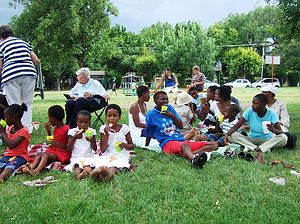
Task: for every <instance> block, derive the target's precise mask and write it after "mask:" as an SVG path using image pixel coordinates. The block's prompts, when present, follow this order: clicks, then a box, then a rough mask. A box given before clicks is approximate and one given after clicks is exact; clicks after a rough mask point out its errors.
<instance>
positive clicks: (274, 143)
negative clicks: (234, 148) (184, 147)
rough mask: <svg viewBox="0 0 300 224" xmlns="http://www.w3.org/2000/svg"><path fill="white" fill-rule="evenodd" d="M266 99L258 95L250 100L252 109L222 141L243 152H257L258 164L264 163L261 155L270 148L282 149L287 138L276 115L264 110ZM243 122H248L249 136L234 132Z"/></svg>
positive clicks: (248, 110) (247, 111)
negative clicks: (237, 146) (242, 147)
mask: <svg viewBox="0 0 300 224" xmlns="http://www.w3.org/2000/svg"><path fill="white" fill-rule="evenodd" d="M267 102H268V99H267V97H266V96H265V95H263V94H258V95H256V96H254V98H253V99H252V107H250V108H248V109H247V110H246V111H245V112H244V113H243V115H242V116H241V118H240V120H239V121H238V122H237V123H236V124H235V125H234V126H233V127H232V128H230V130H229V131H228V132H227V133H226V134H225V136H224V140H225V142H227V141H228V140H230V142H232V143H237V144H240V145H242V146H244V147H245V149H244V151H249V150H253V151H256V152H257V155H256V158H257V160H258V162H260V163H265V161H264V158H263V153H265V152H269V151H270V150H271V149H272V148H275V147H277V148H280V147H284V146H285V145H286V143H287V140H288V137H287V135H285V134H284V132H283V131H282V129H281V127H280V122H279V118H278V116H277V114H276V113H275V112H274V111H273V110H270V109H267V108H266V105H267ZM245 122H248V124H249V128H250V132H249V135H247V136H244V135H243V134H241V133H239V132H236V131H237V130H238V129H239V128H240V127H241V126H242V125H243V124H244V123H245Z"/></svg>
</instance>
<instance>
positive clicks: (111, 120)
mask: <svg viewBox="0 0 300 224" xmlns="http://www.w3.org/2000/svg"><path fill="white" fill-rule="evenodd" d="M121 114H122V111H121V108H120V107H119V106H118V105H116V104H110V105H108V106H107V107H106V109H105V117H106V120H107V124H106V125H102V126H101V127H100V133H101V139H100V150H101V153H103V154H104V155H107V154H113V155H114V156H113V158H114V160H118V159H120V160H122V158H124V159H125V160H126V161H127V159H128V160H129V158H128V157H126V156H125V157H124V156H123V155H122V154H126V151H125V150H132V149H133V148H134V145H133V142H132V138H131V135H130V130H129V127H128V126H127V125H125V124H119V121H120V118H121ZM126 161H125V163H126ZM116 173H117V169H116V168H115V167H110V168H109V167H103V166H100V167H98V168H96V169H95V170H93V172H92V173H91V176H92V178H93V179H94V180H96V181H109V180H111V179H112V178H113V176H114V175H115V174H116Z"/></svg>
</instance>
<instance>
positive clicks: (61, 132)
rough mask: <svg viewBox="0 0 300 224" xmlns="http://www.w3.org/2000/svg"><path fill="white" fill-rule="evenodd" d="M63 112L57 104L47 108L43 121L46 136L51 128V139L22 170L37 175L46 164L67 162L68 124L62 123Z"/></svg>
mask: <svg viewBox="0 0 300 224" xmlns="http://www.w3.org/2000/svg"><path fill="white" fill-rule="evenodd" d="M64 117H65V112H64V109H63V108H62V107H61V106H59V105H54V106H51V107H50V108H49V109H48V120H49V122H46V123H45V128H46V130H47V134H48V136H51V135H52V133H51V126H54V129H53V141H52V140H48V142H47V143H48V145H49V147H48V149H47V150H46V151H45V152H44V153H43V154H40V155H38V156H37V158H36V159H35V160H34V162H33V163H32V164H30V165H29V166H23V167H22V171H23V173H25V174H29V175H39V174H40V173H41V172H42V171H43V170H44V169H45V168H46V167H47V166H48V165H50V164H51V163H53V162H60V163H62V164H67V163H68V162H69V161H70V156H71V152H70V151H68V150H67V141H68V138H67V133H68V130H69V126H68V125H65V124H64V121H63V120H64Z"/></svg>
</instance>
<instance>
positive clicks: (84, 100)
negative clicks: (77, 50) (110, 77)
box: [66, 68, 109, 128]
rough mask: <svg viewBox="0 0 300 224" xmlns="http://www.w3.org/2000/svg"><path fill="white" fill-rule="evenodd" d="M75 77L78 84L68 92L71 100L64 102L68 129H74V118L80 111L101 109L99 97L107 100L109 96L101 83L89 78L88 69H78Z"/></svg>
mask: <svg viewBox="0 0 300 224" xmlns="http://www.w3.org/2000/svg"><path fill="white" fill-rule="evenodd" d="M76 75H77V80H78V82H77V83H76V85H75V86H74V87H73V88H72V89H71V91H70V97H71V99H68V100H67V102H66V115H67V122H66V123H67V124H68V125H70V128H75V127H76V116H77V113H78V112H79V111H80V110H88V111H90V112H94V111H96V110H99V109H100V108H101V106H100V101H101V97H103V98H104V99H109V94H108V92H107V91H106V90H105V89H104V87H103V86H102V85H101V83H100V82H99V81H97V80H94V79H91V78H90V70H89V69H88V68H81V69H79V70H78V71H77V72H76ZM99 96H100V97H99Z"/></svg>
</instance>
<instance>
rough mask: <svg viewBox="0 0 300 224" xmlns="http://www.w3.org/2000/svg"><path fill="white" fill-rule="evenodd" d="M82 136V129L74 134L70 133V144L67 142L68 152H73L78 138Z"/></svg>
mask: <svg viewBox="0 0 300 224" xmlns="http://www.w3.org/2000/svg"><path fill="white" fill-rule="evenodd" d="M80 138H82V132H81V131H77V132H76V133H75V135H74V136H72V135H69V138H68V144H67V148H66V150H67V151H68V152H72V150H73V148H74V144H75V142H76V140H77V139H80Z"/></svg>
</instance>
